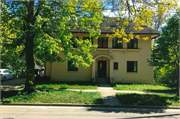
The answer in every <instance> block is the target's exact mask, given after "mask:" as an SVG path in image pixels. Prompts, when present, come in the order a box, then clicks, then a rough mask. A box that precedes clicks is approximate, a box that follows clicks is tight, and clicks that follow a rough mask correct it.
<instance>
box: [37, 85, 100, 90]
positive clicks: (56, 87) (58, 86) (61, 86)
mask: <svg viewBox="0 0 180 119" xmlns="http://www.w3.org/2000/svg"><path fill="white" fill-rule="evenodd" d="M35 88H36V89H39V88H44V89H46V88H54V89H97V85H95V86H92V85H78V84H74V85H68V84H38V85H36V87H35Z"/></svg>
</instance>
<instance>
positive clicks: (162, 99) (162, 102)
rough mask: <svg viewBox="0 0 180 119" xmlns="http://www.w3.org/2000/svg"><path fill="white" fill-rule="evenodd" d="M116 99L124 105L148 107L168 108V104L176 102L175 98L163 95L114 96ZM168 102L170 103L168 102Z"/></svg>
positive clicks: (176, 98)
mask: <svg viewBox="0 0 180 119" xmlns="http://www.w3.org/2000/svg"><path fill="white" fill-rule="evenodd" d="M116 97H117V98H118V99H119V100H120V102H121V103H122V104H124V105H148V106H168V105H171V103H170V102H172V101H175V102H177V101H178V100H179V98H178V97H177V96H175V97H174V96H169V95H168V94H167V95H164V94H158V95H156V94H135V93H134V94H120V93H118V94H116ZM168 100H169V101H170V102H168Z"/></svg>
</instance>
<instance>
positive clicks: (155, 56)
mask: <svg viewBox="0 0 180 119" xmlns="http://www.w3.org/2000/svg"><path fill="white" fill-rule="evenodd" d="M179 19H180V13H177V14H175V15H173V16H172V17H171V18H169V19H168V20H167V25H166V26H164V27H163V28H162V33H161V36H160V37H159V38H157V39H156V40H155V44H156V45H155V46H154V47H153V49H152V55H151V60H149V62H150V65H152V66H156V67H157V68H158V69H161V70H163V69H162V68H165V69H164V71H163V73H164V76H165V77H162V78H164V79H163V80H166V79H167V81H166V83H168V84H176V85H177V94H178V95H179V30H180V29H179Z"/></svg>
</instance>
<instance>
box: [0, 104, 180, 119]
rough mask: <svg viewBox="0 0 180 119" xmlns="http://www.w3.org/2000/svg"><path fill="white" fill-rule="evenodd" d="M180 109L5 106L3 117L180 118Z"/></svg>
mask: <svg viewBox="0 0 180 119" xmlns="http://www.w3.org/2000/svg"><path fill="white" fill-rule="evenodd" d="M179 114H180V110H179V109H148V108H147V109H146V108H109V107H107V108H106V107H72V106H71V107H69V106H5V105H1V116H0V117H1V119H157V118H159V119H180V115H179Z"/></svg>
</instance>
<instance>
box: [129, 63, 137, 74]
mask: <svg viewBox="0 0 180 119" xmlns="http://www.w3.org/2000/svg"><path fill="white" fill-rule="evenodd" d="M127 72H137V61H127Z"/></svg>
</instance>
